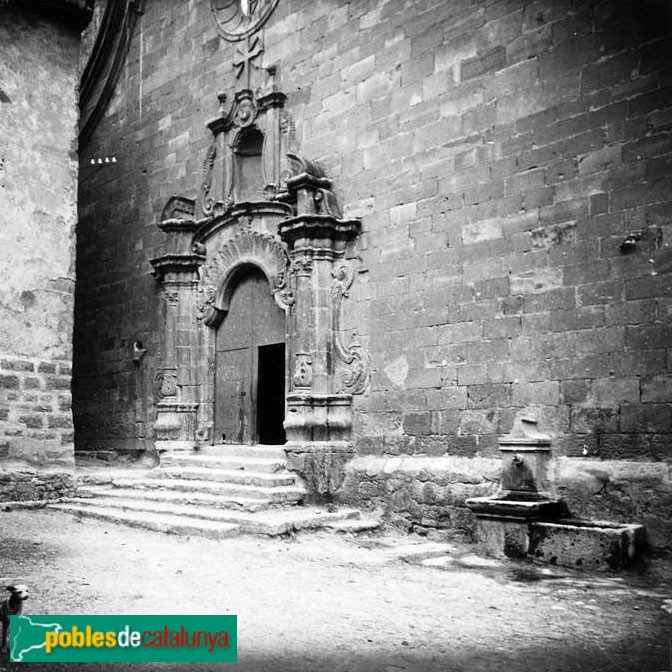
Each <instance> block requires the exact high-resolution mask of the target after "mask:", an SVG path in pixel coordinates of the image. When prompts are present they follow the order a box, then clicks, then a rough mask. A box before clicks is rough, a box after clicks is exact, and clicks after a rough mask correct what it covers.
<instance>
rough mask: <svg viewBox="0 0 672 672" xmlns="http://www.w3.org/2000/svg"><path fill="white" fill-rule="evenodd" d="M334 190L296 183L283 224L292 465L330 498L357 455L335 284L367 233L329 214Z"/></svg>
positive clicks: (305, 178) (304, 178)
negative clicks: (343, 384) (340, 368)
mask: <svg viewBox="0 0 672 672" xmlns="http://www.w3.org/2000/svg"><path fill="white" fill-rule="evenodd" d="M330 187H331V185H330V183H329V181H328V180H327V179H326V178H323V177H317V176H315V175H312V174H310V173H308V172H303V173H301V174H299V175H297V176H295V177H293V178H290V179H289V180H288V181H287V188H288V192H289V194H290V195H291V196H292V199H293V200H294V201H295V202H296V209H297V215H296V216H295V217H291V218H288V219H286V220H284V221H282V222H281V223H280V227H279V232H280V236H281V238H282V240H283V241H284V242H285V243H286V244H287V246H288V248H289V254H290V259H291V266H290V272H291V273H293V274H294V275H295V282H296V289H295V304H294V306H293V309H294V316H295V319H294V320H293V321H292V323H291V324H292V328H293V333H291V334H290V343H291V348H290V350H291V357H292V361H290V382H291V389H290V392H289V394H288V396H287V415H286V419H285V430H286V433H287V444H286V445H285V450H286V452H287V454H288V459H289V466H290V468H292V469H294V470H295V471H298V472H299V473H300V474H301V475H302V476H303V477H304V478H305V479H306V481H307V482H308V485H309V487H310V488H311V489H312V491H313V492H314V493H315V494H317V495H318V496H327V497H329V496H330V495H331V494H333V493H334V492H335V490H337V489H338V487H340V485H341V482H342V479H343V467H344V464H345V462H346V461H347V459H349V457H350V454H351V453H352V446H351V444H350V442H349V439H350V431H351V427H352V409H351V406H352V395H351V394H350V393H344V392H341V391H340V387H339V385H338V382H337V380H336V377H335V368H336V367H335V365H336V358H337V352H336V350H335V342H336V327H337V325H338V317H337V315H336V308H337V307H338V306H339V305H340V304H338V303H337V302H335V301H334V298H333V285H334V281H335V277H336V272H335V270H336V265H337V264H338V263H341V259H342V258H343V255H344V252H345V248H346V244H347V243H348V242H349V241H351V240H353V239H354V238H355V237H356V236H357V235H358V233H359V229H360V222H359V221H357V220H343V219H340V218H339V217H338V216H337V215H336V214H335V213H333V212H330V208H329V207H328V200H329V197H330V196H333V194H331V192H330V191H329V190H330Z"/></svg>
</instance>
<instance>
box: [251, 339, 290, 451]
mask: <svg viewBox="0 0 672 672" xmlns="http://www.w3.org/2000/svg"><path fill="white" fill-rule="evenodd" d="M257 381H258V382H257V436H258V437H259V443H264V444H270V445H282V444H283V443H285V428H284V427H283V426H282V423H283V421H284V419H285V344H284V343H273V344H272V345H260V346H259V369H258V377H257Z"/></svg>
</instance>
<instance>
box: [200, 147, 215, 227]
mask: <svg viewBox="0 0 672 672" xmlns="http://www.w3.org/2000/svg"><path fill="white" fill-rule="evenodd" d="M216 158H217V145H216V144H215V143H214V142H213V143H212V144H211V145H210V147H209V148H208V153H207V154H206V155H205V159H204V161H203V170H202V173H201V174H202V181H201V191H202V192H203V206H202V208H201V209H202V210H203V213H204V214H206V215H211V214H212V212H213V209H214V207H215V199H214V198H213V197H212V196H211V195H210V189H211V188H212V169H213V167H214V165H215V159H216Z"/></svg>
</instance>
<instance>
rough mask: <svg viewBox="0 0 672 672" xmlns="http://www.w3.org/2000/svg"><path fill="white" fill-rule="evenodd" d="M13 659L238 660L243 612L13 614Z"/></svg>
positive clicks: (10, 632) (47, 660) (25, 660)
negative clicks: (239, 621)
mask: <svg viewBox="0 0 672 672" xmlns="http://www.w3.org/2000/svg"><path fill="white" fill-rule="evenodd" d="M10 621H11V624H10V631H9V634H10V661H11V662H13V663H79V662H82V663H85V662H86V663H88V662H92V663H94V662H101V663H102V662H108V663H109V662H119V663H121V662H151V663H161V662H165V663H168V662H185V663H191V662H194V663H234V662H236V660H237V658H238V656H237V649H238V618H237V616H229V615H227V616H175V615H173V616H85V615H78V616H72V615H69V616H30V615H25V614H23V615H21V616H11V617H10Z"/></svg>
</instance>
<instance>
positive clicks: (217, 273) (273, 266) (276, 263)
mask: <svg viewBox="0 0 672 672" xmlns="http://www.w3.org/2000/svg"><path fill="white" fill-rule="evenodd" d="M250 266H256V267H258V268H260V269H261V270H262V271H263V273H264V275H265V276H266V278H267V279H268V282H269V285H270V290H271V294H272V295H273V298H274V299H275V302H276V303H277V304H278V306H280V308H282V309H283V310H288V309H289V307H290V306H291V305H292V304H293V303H294V295H293V292H292V288H291V286H290V285H291V282H290V278H289V256H288V254H287V250H286V249H285V246H284V245H283V244H282V243H281V242H280V241H278V240H276V239H275V238H273V237H271V236H269V235H267V234H264V233H259V232H257V231H252V230H244V231H241V232H240V233H238V235H236V236H235V237H234V238H232V239H231V240H230V241H228V242H227V243H225V244H224V245H223V246H222V247H221V248H220V249H219V251H218V252H216V253H215V255H214V256H213V257H212V259H210V261H208V262H207V263H206V264H205V265H204V266H203V267H202V269H201V279H200V282H199V285H198V294H197V298H196V307H197V309H198V317H199V320H201V321H202V322H203V323H204V324H206V325H207V326H209V327H213V328H214V327H217V326H218V325H219V323H220V322H221V321H222V319H223V318H224V316H225V315H226V313H227V311H228V309H229V302H230V300H231V295H232V293H233V290H234V288H235V285H236V281H237V280H238V278H239V276H240V275H241V273H244V272H245V269H246V268H249V267H250Z"/></svg>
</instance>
